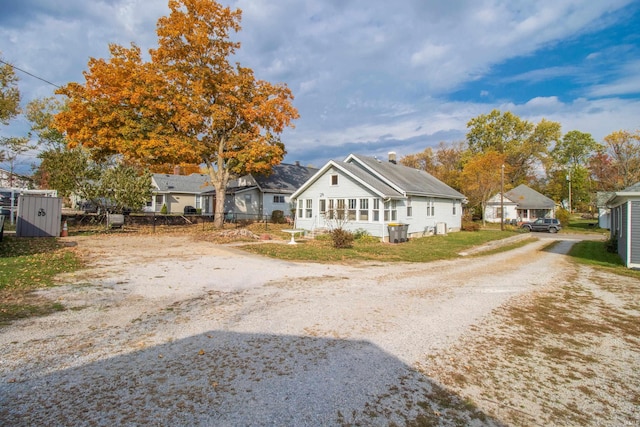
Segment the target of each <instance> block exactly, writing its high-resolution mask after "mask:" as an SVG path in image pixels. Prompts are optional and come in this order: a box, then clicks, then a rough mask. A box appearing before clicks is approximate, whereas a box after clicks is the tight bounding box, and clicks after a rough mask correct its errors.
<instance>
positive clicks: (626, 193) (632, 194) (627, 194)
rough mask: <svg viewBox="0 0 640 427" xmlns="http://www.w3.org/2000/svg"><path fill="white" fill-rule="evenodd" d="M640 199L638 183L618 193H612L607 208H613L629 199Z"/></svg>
mask: <svg viewBox="0 0 640 427" xmlns="http://www.w3.org/2000/svg"><path fill="white" fill-rule="evenodd" d="M638 197H640V182H636V183H635V184H633V185H630V186H629V187H627V188H625V189H624V190H622V191H616V192H615V193H611V197H610V198H609V200H607V206H608V207H612V205H614V204H616V203H618V202H621V201H624V200H627V199H629V198H634V199H635V198H638Z"/></svg>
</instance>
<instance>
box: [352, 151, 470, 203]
mask: <svg viewBox="0 0 640 427" xmlns="http://www.w3.org/2000/svg"><path fill="white" fill-rule="evenodd" d="M350 157H351V160H350V161H351V163H352V164H354V165H355V166H357V164H358V162H360V163H361V164H362V165H364V166H365V167H366V168H367V169H369V170H371V171H374V172H375V173H376V174H378V175H379V176H380V177H383V179H386V180H388V181H389V183H390V184H391V185H392V186H395V187H397V188H399V189H400V190H401V191H403V192H404V193H406V194H407V195H409V196H411V195H422V196H445V197H451V198H456V199H465V196H464V195H463V194H461V193H459V192H458V191H456V190H454V189H453V188H451V187H449V186H448V185H447V184H445V183H444V182H442V181H440V180H439V179H437V178H435V177H434V176H432V175H430V174H428V173H427V172H425V171H421V170H418V169H413V168H409V167H407V166H404V165H400V164H395V163H391V162H388V161H382V160H378V159H376V158H375V157H368V156H358V155H353V156H350ZM357 167H360V168H362V166H357ZM377 179H380V178H377Z"/></svg>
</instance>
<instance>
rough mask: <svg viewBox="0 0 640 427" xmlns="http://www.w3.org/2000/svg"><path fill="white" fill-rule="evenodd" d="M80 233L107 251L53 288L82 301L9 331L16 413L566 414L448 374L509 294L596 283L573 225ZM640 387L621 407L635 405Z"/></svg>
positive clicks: (9, 383)
mask: <svg viewBox="0 0 640 427" xmlns="http://www.w3.org/2000/svg"><path fill="white" fill-rule="evenodd" d="M73 240H74V241H77V242H78V246H77V248H76V249H75V250H78V251H79V252H80V253H81V254H83V256H85V257H86V258H87V259H89V260H90V263H91V268H90V269H89V270H85V271H81V272H78V273H76V274H75V275H73V276H69V277H65V278H64V279H63V280H64V282H65V283H67V284H66V285H64V286H60V287H57V288H53V289H49V290H46V291H44V294H46V296H48V297H50V298H53V299H56V300H59V301H60V302H62V303H63V304H64V305H65V306H66V307H67V308H69V310H67V311H64V312H60V313H56V314H54V315H51V316H48V317H45V318H38V319H30V320H25V321H20V322H16V323H14V324H13V325H11V326H9V327H6V328H4V329H2V330H0V424H2V425H13V426H15V425H25V426H26V425H44V424H51V425H147V424H150V425H238V426H240V425H291V426H294V425H295V426H300V425H309V426H317V425H393V424H395V425H405V424H410V423H412V422H414V423H416V425H434V424H435V425H437V424H441V425H456V424H458V425H459V424H463V425H473V424H476V425H503V423H515V424H521V425H530V424H531V423H534V424H535V423H539V424H549V421H550V420H551V424H553V420H554V419H557V418H548V414H546V413H545V411H547V408H546V407H545V405H543V404H539V402H538V404H537V405H536V404H531V403H530V402H525V403H526V404H523V405H520V406H518V407H515V408H514V406H517V404H515V403H513V402H510V403H509V405H507V406H503V405H501V404H500V402H496V400H498V399H499V398H498V397H495V396H493V395H488V394H486V393H485V394H483V392H482V390H476V388H477V387H475V386H474V385H473V384H469V383H468V382H467V383H465V384H462V385H460V386H459V387H456V385H455V383H451V382H447V379H450V378H451V377H450V375H451V371H450V370H448V368H450V367H452V366H455V364H456V363H457V361H459V360H462V359H461V358H463V356H464V348H460V347H459V346H460V344H461V343H467V344H468V345H466V347H468V348H469V349H471V348H472V347H473V344H474V343H478V342H479V341H478V340H479V339H480V337H482V336H483V334H485V333H487V331H491V330H492V329H490V328H495V327H496V325H495V321H496V319H501V317H500V311H499V310H504V309H505V307H510V306H511V305H512V304H522V303H523V298H528V297H530V296H531V295H535V294H537V293H544V292H553V291H557V290H558V289H561V288H562V287H563V286H566V284H567V283H574V282H575V281H576V280H581V281H583V282H584V283H586V284H587V286H592V284H593V283H595V282H594V281H593V280H592V282H589V280H591V279H589V274H590V273H589V272H587V273H584V271H585V270H584V268H583V267H577V266H576V265H574V264H573V263H571V262H569V261H568V260H567V259H566V257H565V256H564V255H563V253H565V252H566V251H567V250H568V249H569V248H570V246H571V245H572V243H573V242H572V241H569V240H564V241H561V242H560V243H559V244H558V245H556V246H555V247H554V249H553V250H541V249H542V248H543V247H544V246H545V245H546V244H547V243H548V242H546V241H539V242H536V243H532V244H529V245H527V246H525V247H523V248H519V249H516V250H513V251H510V252H506V253H502V254H497V255H491V256H486V257H468V258H464V259H459V260H455V261H442V262H434V263H429V264H382V263H378V264H357V265H322V264H311V263H294V262H285V261H279V260H272V259H266V258H262V257H258V256H254V255H249V254H246V253H245V252H242V251H240V250H238V249H237V248H234V247H231V246H220V245H214V244H212V243H208V242H203V241H195V240H192V239H191V238H190V237H188V236H187V237H184V236H183V237H181V236H170V235H169V236H167V235H150V236H106V237H98V238H96V237H92V238H81V239H79V238H73ZM581 272H582V273H581ZM581 274H582V275H581ZM585 274H586V276H585ZM609 279H610V280H620V279H619V278H617V276H613V278H609ZM605 281H606V280H605ZM597 283H601V282H600V281H598V282H597ZM593 286H596V287H597V288H598V289H599V292H600V293H601V295H600V297H601V298H602V299H603V301H604V300H606V302H607V303H608V304H614V305H616V306H620V307H627V308H628V304H627V302H626V301H625V300H623V299H620V298H619V296H618V295H617V293H616V292H615V291H604V290H602V289H603V288H602V286H599V285H597V284H596V285H593ZM605 293H606V295H605ZM616 298H618V299H616ZM634 307H635V308H633V307H632V308H631V309H629V310H631V311H633V310H636V314H633V313H631V314H630V315H632V316H633V315H637V310H638V307H637V304H636V305H635V306H634ZM492 322H493V323H492ZM620 339H622V341H623V343H622V344H620V345H618V346H616V345H613V344H612V347H610V350H611V351H612V352H613V351H615V352H616V355H617V356H620V357H622V359H624V362H621V364H620V369H621V370H623V371H624V372H620V375H622V374H628V376H627V378H628V379H630V380H631V384H632V385H633V384H634V385H633V386H632V391H633V390H635V393H637V392H638V389H640V387H638V385H639V384H640V379H639V378H638V374H637V373H634V369H633V367H634V366H635V365H634V362H638V355H639V354H640V349H638V348H637V344H638V342H636V341H633V343H632V344H631V345H630V346H631V347H630V349H629V348H627V347H628V346H627V347H625V346H624V345H623V344H624V340H625V338H620ZM614 344H615V343H614ZM456 346H458V347H456ZM454 348H457V350H456V354H452V353H451V349H454ZM483 351H488V350H487V349H486V348H484V350H483ZM621 351H624V352H625V353H624V354H621V353H620V352H621ZM636 351H637V352H636ZM445 357H446V358H450V360H451V363H447V360H445V359H443V358H445ZM502 357H508V355H507V356H505V355H502ZM456 358H458V359H456ZM601 361H602V363H609V359H602V360H601ZM467 363H468V365H467V367H469V366H471V365H469V364H470V363H471V362H469V361H467ZM532 363H533V362H532ZM576 363H578V362H576ZM522 368H524V367H522ZM456 369H457V368H456ZM473 369H476V368H475V367H474V368H473ZM478 369H481V368H478ZM527 369H528V367H527ZM562 369H565V367H563V368H562ZM500 375H503V376H502V377H501V376H500ZM494 378H498V383H499V380H500V378H504V379H505V380H507V379H508V380H509V381H513V379H512V378H509V377H508V374H506V373H503V374H499V373H496V374H495V375H494ZM445 384H446V385H445ZM494 387H499V386H494ZM509 387H513V384H511V385H510V386H509ZM558 387H559V390H562V392H563V393H558V395H559V396H560V395H566V394H567V393H568V392H567V391H566V390H565V389H563V388H562V385H559V386H558ZM505 389H506V387H505ZM568 394H569V398H570V397H571V394H570V393H568ZM483 396H484V397H483ZM633 396H634V395H633V393H632V396H631V398H632V399H633V398H634V397H633ZM616 397H617V396H616ZM470 398H471V399H472V400H473V402H474V404H475V406H474V405H470V404H469V399H470ZM635 398H638V395H637V394H635ZM527 399H529V398H527ZM531 399H533V400H535V397H532V398H531ZM556 400H558V401H559V403H558V405H565V406H566V402H565V400H563V398H562V397H558V398H557V399H556ZM600 400H602V399H600ZM637 404H638V401H636V404H635V406H634V405H633V403H632V402H630V403H628V404H625V403H624V402H623V403H622V406H621V407H620V408H618V409H619V410H620V412H619V414H618V415H616V416H617V417H618V418H615V417H613V415H611V416H610V417H609V418H605V419H615V420H618V421H623V422H629V421H630V420H631V421H633V420H634V418H633V417H634V416H636V415H638V414H637V413H634V407H635V408H637ZM602 405H605V404H604V403H603V404H602ZM514 411H515V412H514ZM514 414H516V415H514ZM518 414H519V415H518ZM523 414H524V415H523ZM611 417H613V418H611ZM565 420H569V421H571V419H570V418H569V419H565ZM598 420H602V419H601V418H598V419H596V420H595V421H598ZM635 421H636V422H638V418H636V419H635ZM420 423H423V424H420ZM425 423H426V424H425ZM567 424H571V422H568V423H565V425H567ZM594 425H600V424H597V423H596V424H594ZM611 425H613V424H611Z"/></svg>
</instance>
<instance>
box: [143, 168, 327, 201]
mask: <svg viewBox="0 0 640 427" xmlns="http://www.w3.org/2000/svg"><path fill="white" fill-rule="evenodd" d="M317 171H318V169H316V168H311V167H306V166H300V165H299V164H287V163H281V164H279V165H275V166H273V168H272V169H271V173H270V174H268V175H266V174H265V175H251V174H249V175H245V176H242V177H240V178H238V179H234V180H230V181H229V183H228V185H227V192H229V191H230V192H239V191H246V190H249V189H252V188H256V187H257V188H258V189H260V191H262V192H277V193H293V192H294V191H295V190H297V189H298V188H299V187H300V186H301V185H302V184H304V182H305V181H306V180H307V179H309V178H310V177H311V176H313V174H314V173H316V172H317ZM152 178H153V182H154V183H155V185H156V187H157V192H159V193H193V194H201V193H215V189H214V188H213V185H212V184H211V180H210V178H209V175H206V174H199V173H193V174H191V175H172V174H160V173H156V174H153V177H152Z"/></svg>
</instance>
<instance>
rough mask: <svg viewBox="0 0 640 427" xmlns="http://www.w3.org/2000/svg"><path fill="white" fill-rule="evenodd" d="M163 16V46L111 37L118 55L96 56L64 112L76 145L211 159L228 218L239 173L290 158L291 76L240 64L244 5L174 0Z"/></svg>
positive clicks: (172, 160)
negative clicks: (286, 135)
mask: <svg viewBox="0 0 640 427" xmlns="http://www.w3.org/2000/svg"><path fill="white" fill-rule="evenodd" d="M169 8H170V10H171V12H170V14H169V16H166V17H162V18H160V19H159V20H158V25H157V34H158V48H157V49H152V50H150V55H151V60H150V61H148V62H145V61H143V59H142V56H141V51H140V49H139V48H138V47H137V46H135V45H134V44H132V45H131V47H130V48H124V47H122V46H118V45H111V46H110V52H111V59H110V60H108V61H106V60H103V59H93V58H92V59H91V60H90V61H89V71H87V72H85V79H86V83H85V84H84V85H80V84H77V83H70V84H68V85H66V86H65V87H63V88H62V89H61V90H60V93H63V94H65V95H67V96H68V97H69V98H70V102H69V108H68V110H66V111H63V112H61V113H59V114H58V115H57V117H56V122H57V126H58V127H59V128H60V129H62V130H64V132H65V133H66V135H67V138H68V139H69V141H70V145H71V146H76V145H82V146H85V147H88V148H91V149H93V152H97V153H99V154H103V155H110V154H120V155H122V156H124V157H125V158H126V159H128V160H129V161H136V162H138V163H139V164H142V165H154V164H155V165H157V164H185V163H187V164H188V163H195V164H201V163H202V164H204V165H205V166H206V169H207V172H208V174H209V177H210V179H211V184H212V185H213V187H214V188H215V190H216V206H215V214H216V217H215V222H214V224H215V225H216V226H222V223H223V211H224V195H225V189H226V186H227V182H228V181H229V179H230V177H231V176H232V175H240V174H244V173H265V172H268V171H269V170H270V169H271V167H272V166H273V165H276V164H278V163H280V162H281V161H282V159H283V157H284V154H285V149H284V144H282V142H281V141H280V134H281V133H282V132H283V131H284V129H285V128H286V127H288V126H291V125H292V121H293V120H294V119H296V118H298V112H297V110H296V109H295V108H294V107H293V105H292V101H293V94H292V93H291V90H290V89H289V88H288V87H287V86H286V85H284V84H272V83H269V82H267V81H263V80H258V79H256V78H255V76H254V74H253V71H252V70H251V69H250V68H246V67H242V66H240V64H235V65H232V64H231V63H230V62H229V60H230V57H231V56H232V55H233V54H234V53H235V52H236V50H237V49H238V48H239V47H240V44H239V43H237V42H234V41H232V40H231V34H232V33H235V32H237V31H239V30H240V19H241V11H240V10H239V9H237V10H231V9H230V8H228V7H222V6H221V5H219V4H218V3H216V2H215V1H213V0H170V1H169Z"/></svg>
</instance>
